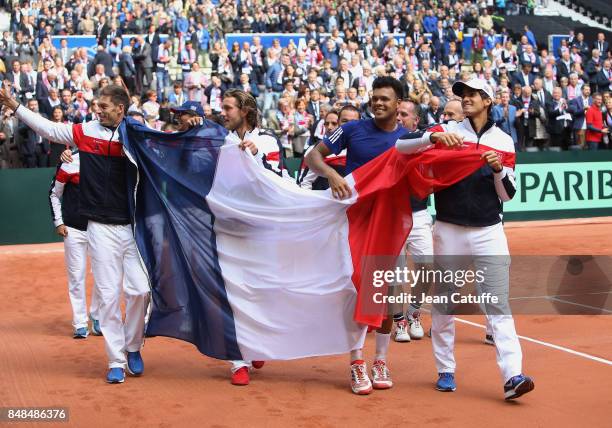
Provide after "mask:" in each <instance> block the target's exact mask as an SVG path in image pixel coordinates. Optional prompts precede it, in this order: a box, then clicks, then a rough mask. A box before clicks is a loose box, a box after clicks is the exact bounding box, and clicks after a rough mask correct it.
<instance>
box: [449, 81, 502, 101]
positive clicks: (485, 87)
mask: <svg viewBox="0 0 612 428" xmlns="http://www.w3.org/2000/svg"><path fill="white" fill-rule="evenodd" d="M465 88H472V89H476V90H477V91H484V92H485V94H487V96H488V97H489V98H491V99H495V92H493V88H491V85H489V84H488V83H487V82H486V81H485V80H483V79H477V78H473V79H470V80H468V81H467V82H462V81H457V82H455V83H454V84H453V94H455V95H457V96H459V97H463V91H464V90H465Z"/></svg>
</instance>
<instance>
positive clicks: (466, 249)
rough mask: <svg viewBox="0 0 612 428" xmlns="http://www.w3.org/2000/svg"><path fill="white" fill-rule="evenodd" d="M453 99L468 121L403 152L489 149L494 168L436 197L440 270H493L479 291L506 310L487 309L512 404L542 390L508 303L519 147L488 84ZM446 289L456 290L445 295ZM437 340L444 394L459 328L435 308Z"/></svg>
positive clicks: (403, 146) (405, 140) (426, 135)
mask: <svg viewBox="0 0 612 428" xmlns="http://www.w3.org/2000/svg"><path fill="white" fill-rule="evenodd" d="M453 93H454V94H455V95H457V96H459V97H461V99H462V106H463V112H464V115H465V119H464V120H463V121H462V122H460V123H458V122H450V123H448V124H444V125H437V126H435V127H433V128H430V129H429V130H427V131H426V132H417V133H408V134H406V135H404V136H402V137H401V138H400V139H398V141H397V144H396V147H397V150H398V151H400V152H401V153H407V154H412V153H418V152H424V151H427V150H429V149H431V148H433V147H434V145H439V144H442V145H445V146H447V147H451V148H452V147H454V148H461V147H462V146H469V145H472V146H473V145H476V148H479V146H485V151H484V152H483V153H482V155H481V156H482V158H483V159H484V160H485V161H486V163H487V165H485V166H483V167H482V168H480V169H478V170H476V171H474V172H473V173H472V174H470V175H468V176H467V177H465V178H463V179H462V180H461V181H458V182H457V183H455V184H454V185H452V186H450V187H447V188H445V189H444V190H440V191H438V192H437V193H435V204H436V224H435V226H434V254H435V261H436V267H438V266H442V265H444V266H442V268H455V269H456V268H457V266H458V265H459V264H463V263H464V261H460V260H458V259H457V257H461V256H463V257H465V256H468V257H469V259H470V262H473V263H474V265H475V267H476V269H483V270H484V271H485V272H486V275H485V280H484V282H482V283H480V284H477V286H476V287H477V292H478V293H479V294H483V293H485V292H490V293H491V294H493V295H495V296H499V297H500V298H501V299H500V303H499V304H498V305H496V304H485V315H486V320H487V325H488V326H489V327H490V329H491V331H492V332H493V339H494V342H495V346H496V348H497V363H498V365H499V368H500V371H501V373H502V377H503V381H504V382H505V383H504V395H505V398H506V399H507V400H509V399H514V398H518V397H520V396H521V395H523V394H525V393H527V392H529V391H531V390H533V388H534V384H533V380H532V379H531V378H529V377H527V376H524V375H523V374H522V352H521V345H520V343H519V340H518V337H517V334H516V330H515V327H514V320H513V318H512V315H511V313H510V306H509V304H508V294H509V269H510V259H509V251H508V243H507V240H506V235H505V233H504V228H503V224H502V215H503V210H502V202H505V201H509V200H510V199H512V197H513V196H514V194H515V193H516V185H515V183H514V164H515V154H514V142H513V141H512V138H511V137H510V136H509V135H508V134H506V133H505V132H503V131H502V130H501V129H499V128H498V127H497V126H495V123H494V122H493V120H492V118H491V108H492V105H493V100H494V98H495V94H494V92H493V89H492V88H491V87H490V86H489V85H488V84H487V83H486V82H485V81H484V80H482V79H476V78H474V79H471V80H469V81H467V82H462V81H459V82H456V83H455V84H454V85H453ZM464 142H465V143H464ZM480 149H481V150H482V149H483V147H480ZM463 257H462V258H463ZM436 286H437V288H438V293H439V294H447V293H449V292H451V291H455V290H456V288H455V284H454V283H452V284H444V285H441V284H436ZM442 286H448V289H446V290H441V287H442ZM431 334H432V344H433V351H434V357H435V360H436V366H437V369H438V382H437V384H436V389H438V390H439V391H455V389H456V384H455V376H454V373H455V367H456V364H455V358H454V340H455V325H454V316H453V314H452V312H449V311H448V308H444V307H443V306H442V305H434V308H433V311H432V330H431Z"/></svg>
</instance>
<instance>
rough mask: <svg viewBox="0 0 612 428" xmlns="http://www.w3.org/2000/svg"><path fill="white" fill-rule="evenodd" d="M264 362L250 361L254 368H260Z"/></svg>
mask: <svg viewBox="0 0 612 428" xmlns="http://www.w3.org/2000/svg"><path fill="white" fill-rule="evenodd" d="M265 363H266V362H265V361H252V362H251V365H252V366H253V368H255V369H260V368H262V367H263V366H264V364H265Z"/></svg>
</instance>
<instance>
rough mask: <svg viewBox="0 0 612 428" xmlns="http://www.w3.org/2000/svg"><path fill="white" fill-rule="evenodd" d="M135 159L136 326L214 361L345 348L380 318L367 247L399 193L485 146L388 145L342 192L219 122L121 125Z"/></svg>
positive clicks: (454, 167) (401, 234)
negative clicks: (405, 149) (144, 291)
mask: <svg viewBox="0 0 612 428" xmlns="http://www.w3.org/2000/svg"><path fill="white" fill-rule="evenodd" d="M119 131H120V133H121V140H122V141H123V142H124V146H125V150H126V151H127V152H128V154H129V155H130V157H131V158H132V159H134V160H135V161H136V163H137V165H138V177H135V178H134V180H135V183H133V184H134V185H135V186H136V192H135V195H134V198H133V201H132V202H134V204H133V207H132V208H133V213H134V230H135V235H136V242H137V244H138V249H139V252H140V255H141V257H142V260H143V263H144V265H145V267H146V270H147V272H148V274H149V278H150V283H151V289H152V297H153V299H152V300H153V303H152V310H151V314H150V318H149V321H148V325H147V334H148V335H149V336H167V337H174V338H177V339H181V340H185V341H188V342H190V343H193V344H194V345H195V346H196V347H197V348H198V349H199V350H200V351H201V352H202V353H204V354H206V355H208V356H211V357H214V358H219V359H225V360H238V359H243V360H273V359H294V358H302V357H308V356H315V355H330V354H340V353H346V352H349V351H350V350H352V349H357V348H360V347H361V346H362V345H363V341H364V338H365V333H366V330H367V327H376V326H379V325H380V323H381V322H382V320H383V319H384V316H385V308H384V307H383V306H382V305H372V301H373V300H372V297H373V294H374V293H375V292H378V291H379V290H376V289H374V288H373V287H372V285H371V281H370V282H368V277H367V275H364V269H365V271H367V269H368V267H367V263H366V262H365V261H367V260H368V257H367V256H376V255H384V256H397V255H399V254H400V252H401V251H402V248H403V245H404V243H405V240H406V238H407V236H408V233H409V232H410V228H411V225H412V216H411V211H410V203H409V198H410V196H411V195H415V196H417V197H420V198H422V197H425V196H426V195H428V194H430V193H431V192H433V191H436V190H438V189H441V188H443V187H446V186H449V185H452V184H453V183H455V182H457V181H459V180H461V179H462V178H463V177H465V176H467V175H469V174H471V173H472V172H474V171H475V170H477V169H478V168H480V167H481V166H482V165H483V161H482V160H481V159H480V154H481V153H482V152H483V151H484V149H486V148H484V147H482V146H481V148H478V147H476V145H469V144H468V145H466V146H465V147H464V148H463V149H461V150H454V151H450V150H441V149H432V150H426V151H425V152H423V153H420V154H418V155H410V156H407V155H402V154H400V153H398V152H397V151H396V150H395V149H390V150H389V151H387V152H385V153H384V154H382V155H380V156H379V157H377V158H376V159H374V160H373V161H371V162H369V163H368V164H366V165H364V166H363V167H361V168H359V169H358V170H356V171H354V172H353V173H352V174H351V175H349V176H348V177H346V179H347V181H348V183H349V185H350V186H351V188H352V196H351V198H350V199H347V200H342V201H340V200H336V199H334V198H333V197H332V196H331V194H330V192H329V191H311V190H306V189H301V188H299V187H298V186H296V185H295V184H293V183H291V182H289V181H288V180H285V179H283V178H281V177H279V176H278V175H276V174H274V173H273V172H271V171H268V170H266V169H264V168H263V167H262V166H261V165H260V164H258V162H257V161H256V159H255V158H254V157H253V156H252V155H251V154H250V153H248V152H244V151H241V150H240V149H239V148H238V145H237V144H235V142H232V141H230V139H229V138H228V137H227V132H226V131H225V129H224V128H222V127H221V126H219V125H217V124H215V123H213V122H210V121H205V123H204V126H202V127H199V128H195V129H192V130H190V131H187V132H185V133H174V134H166V133H161V132H157V131H154V130H151V129H148V128H146V127H144V126H142V125H140V124H139V123H137V122H135V121H132V120H129V122H124V123H123V124H122V125H121V127H120V129H119Z"/></svg>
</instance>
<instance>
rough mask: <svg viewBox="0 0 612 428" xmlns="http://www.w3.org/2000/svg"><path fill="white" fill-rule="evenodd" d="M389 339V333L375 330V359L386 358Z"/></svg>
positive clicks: (384, 359)
mask: <svg viewBox="0 0 612 428" xmlns="http://www.w3.org/2000/svg"><path fill="white" fill-rule="evenodd" d="M390 341H391V333H387V334H384V333H379V332H376V354H375V357H374V359H376V360H383V361H386V360H387V349H389V342H390Z"/></svg>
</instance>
